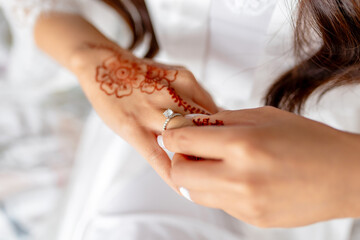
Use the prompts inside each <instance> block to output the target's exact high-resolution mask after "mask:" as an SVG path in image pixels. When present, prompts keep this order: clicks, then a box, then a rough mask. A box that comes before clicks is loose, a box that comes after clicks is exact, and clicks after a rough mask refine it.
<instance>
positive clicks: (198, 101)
mask: <svg viewBox="0 0 360 240" xmlns="http://www.w3.org/2000/svg"><path fill="white" fill-rule="evenodd" d="M34 33H35V41H36V43H37V45H38V46H39V48H41V49H42V50H43V51H44V52H46V53H47V54H49V55H50V56H51V57H53V58H54V59H56V60H57V61H58V62H59V63H60V64H62V65H63V66H65V67H66V68H68V69H69V70H71V71H72V72H73V73H74V74H75V75H76V76H77V77H78V79H79V82H80V84H81V86H82V88H83V90H84V92H85V94H86V95H87V97H88V99H89V100H90V102H91V104H92V105H93V107H94V109H95V110H96V111H97V113H98V114H99V116H100V117H101V118H102V119H103V120H104V122H105V123H106V124H107V125H108V126H109V127H110V128H112V129H113V130H114V131H115V132H116V133H117V134H119V135H120V136H122V137H123V138H124V139H126V140H127V141H128V142H129V143H130V144H132V145H133V146H134V147H135V148H136V149H137V150H138V151H139V152H140V153H141V154H142V155H143V156H144V157H145V158H146V159H147V160H148V161H149V162H150V164H151V165H152V166H153V167H154V169H155V170H157V172H158V173H159V174H160V175H161V176H162V177H163V178H164V179H165V180H166V181H167V182H168V183H169V184H171V183H170V181H169V179H170V178H169V169H170V160H169V159H168V157H167V155H166V154H165V153H164V152H163V150H162V149H161V148H160V147H159V146H158V144H157V141H156V136H157V135H159V134H160V133H161V131H162V126H163V123H164V121H165V117H164V116H163V115H162V113H163V112H164V110H166V109H167V108H171V109H172V110H174V111H175V112H178V113H181V114H189V113H213V112H215V111H216V110H217V108H216V106H215V104H214V103H213V101H212V99H211V97H210V96H209V95H208V94H207V93H206V92H205V91H204V90H203V88H202V87H200V85H199V84H198V83H197V82H196V80H195V78H194V76H193V75H192V74H191V73H190V72H189V71H188V70H186V69H184V68H181V67H174V66H167V65H163V64H159V63H156V62H154V61H152V60H149V59H140V58H137V57H135V56H134V55H133V54H132V53H131V52H128V51H126V50H124V49H123V48H121V47H119V46H117V45H116V44H115V43H114V42H112V41H111V40H109V39H107V38H106V37H105V36H104V35H102V34H101V33H100V32H99V31H98V30H97V29H96V28H95V27H93V26H92V25H91V24H90V23H89V22H87V21H86V20H85V19H83V18H82V17H81V16H80V15H76V14H68V13H60V12H46V13H43V14H41V15H40V16H39V17H38V19H37V21H36V24H35V29H34ZM184 124H189V123H188V122H187V120H185V119H184V118H182V117H176V118H174V119H173V120H172V121H171V122H170V124H169V125H168V127H169V128H172V127H179V126H181V125H184ZM190 124H191V122H190Z"/></svg>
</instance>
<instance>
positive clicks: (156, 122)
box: [143, 101, 205, 135]
mask: <svg viewBox="0 0 360 240" xmlns="http://www.w3.org/2000/svg"><path fill="white" fill-rule="evenodd" d="M186 104H187V105H186V106H191V107H184V106H185V105H182V104H181V105H180V106H179V103H174V102H171V103H169V104H164V103H161V104H159V108H148V110H146V114H145V112H143V115H144V116H149V117H148V118H147V119H144V120H145V121H144V124H145V126H146V127H148V128H150V129H152V130H153V131H155V132H156V133H157V134H158V135H159V134H161V132H162V131H163V126H164V123H165V121H166V119H167V118H166V117H165V116H164V112H165V111H166V110H167V109H171V110H172V111H173V113H179V114H181V115H182V116H176V117H174V118H171V119H170V121H168V123H167V125H166V129H174V128H181V127H186V126H193V125H194V124H193V121H192V119H186V118H184V117H183V116H185V115H187V114H189V113H192V112H194V111H195V112H203V113H204V112H205V110H204V109H203V108H202V107H201V106H199V105H197V104H196V103H194V102H192V101H188V102H186Z"/></svg>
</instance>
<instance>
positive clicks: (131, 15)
mask: <svg viewBox="0 0 360 240" xmlns="http://www.w3.org/2000/svg"><path fill="white" fill-rule="evenodd" d="M102 1H103V2H105V3H106V4H108V5H109V6H111V7H112V8H114V9H115V10H116V11H117V12H118V13H119V14H120V15H121V16H122V17H123V18H124V19H125V21H126V23H127V24H128V25H129V27H130V29H131V32H132V35H133V40H132V43H131V45H130V46H129V50H132V49H134V48H135V47H137V46H138V45H139V44H140V43H142V42H143V40H144V38H145V36H146V35H148V36H149V38H150V42H149V48H148V51H147V53H146V54H145V57H146V58H152V57H154V56H155V55H156V54H157V52H158V51H159V45H158V42H157V40H156V35H155V32H154V28H153V26H152V23H151V19H150V15H149V12H148V9H147V7H146V4H145V2H144V0H102Z"/></svg>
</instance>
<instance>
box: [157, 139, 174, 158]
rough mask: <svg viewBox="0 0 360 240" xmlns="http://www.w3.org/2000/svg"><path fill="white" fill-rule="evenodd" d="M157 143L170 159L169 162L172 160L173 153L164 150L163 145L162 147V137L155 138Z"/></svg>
mask: <svg viewBox="0 0 360 240" xmlns="http://www.w3.org/2000/svg"><path fill="white" fill-rule="evenodd" d="M157 142H158V144H159V146H160V147H161V148H162V149H163V150H164V151H165V152H166V154H167V155H168V157H169V158H170V160H172V159H173V157H174V154H175V153H173V152H170V151H169V150H167V149H166V147H165V145H164V139H163V136H161V135H159V136H158V137H157Z"/></svg>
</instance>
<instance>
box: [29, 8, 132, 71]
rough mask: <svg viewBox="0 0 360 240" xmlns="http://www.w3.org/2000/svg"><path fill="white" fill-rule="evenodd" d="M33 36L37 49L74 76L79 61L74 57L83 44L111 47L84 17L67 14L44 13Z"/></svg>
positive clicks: (110, 43)
mask: <svg viewBox="0 0 360 240" xmlns="http://www.w3.org/2000/svg"><path fill="white" fill-rule="evenodd" d="M34 36H35V41H36V44H37V45H38V47H39V48H40V49H42V50H43V51H44V52H46V53H47V54H49V55H50V56H51V57H53V58H54V59H55V60H56V61H58V62H59V63H60V64H61V65H63V66H64V67H66V68H68V69H69V70H71V71H73V72H75V71H76V65H77V64H78V61H79V58H78V54H77V53H78V52H81V51H82V50H83V48H84V45H85V44H86V43H89V42H91V43H95V44H102V45H114V43H113V42H112V41H111V40H109V39H108V38H106V37H105V36H104V35H103V34H102V33H100V32H99V31H98V30H97V29H96V28H95V27H94V26H93V25H91V24H90V23H89V22H88V21H86V20H85V19H84V18H83V17H81V16H80V15H76V14H69V13H60V12H50V13H43V14H42V15H40V16H39V18H38V20H37V22H36V25H35V30H34ZM124 51H125V50H124Z"/></svg>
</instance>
